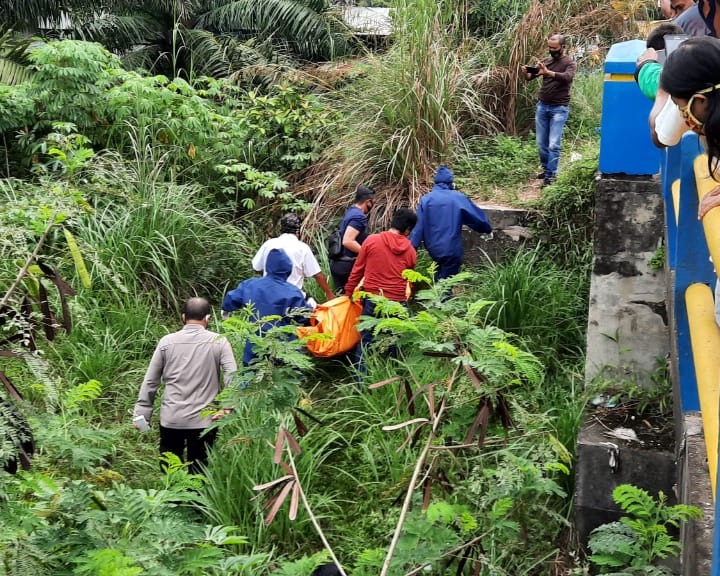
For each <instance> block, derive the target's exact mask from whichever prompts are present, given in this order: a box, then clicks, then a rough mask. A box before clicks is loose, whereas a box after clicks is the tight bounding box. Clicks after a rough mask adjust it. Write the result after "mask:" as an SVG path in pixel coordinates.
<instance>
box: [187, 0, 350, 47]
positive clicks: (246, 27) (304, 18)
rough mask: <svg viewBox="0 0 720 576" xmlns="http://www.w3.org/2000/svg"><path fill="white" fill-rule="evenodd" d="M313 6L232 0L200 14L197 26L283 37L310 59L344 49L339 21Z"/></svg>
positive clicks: (276, 0) (269, 0) (268, 0)
mask: <svg viewBox="0 0 720 576" xmlns="http://www.w3.org/2000/svg"><path fill="white" fill-rule="evenodd" d="M313 8H314V6H313V7H309V6H307V5H305V4H302V3H300V2H294V1H292V0H263V1H257V0H235V1H233V2H227V3H223V4H222V5H219V6H217V7H215V8H213V9H210V10H208V11H207V12H205V13H204V14H202V15H201V16H200V17H199V18H198V23H197V26H198V27H201V28H205V29H212V30H219V31H223V32H227V33H230V32H233V33H243V32H245V33H252V34H253V35H256V36H258V37H259V38H260V39H267V38H271V37H272V38H277V39H280V40H284V41H286V42H288V43H289V44H290V45H291V46H292V48H293V51H294V52H296V53H297V54H299V55H301V56H303V57H307V58H311V59H313V58H318V57H319V58H332V57H333V55H335V54H338V53H343V52H344V51H345V50H346V44H347V43H346V42H345V37H344V35H343V33H344V32H345V30H343V29H342V25H341V24H340V23H339V21H337V20H335V19H333V18H332V17H331V16H330V15H329V13H327V12H317V11H316V10H314V9H313Z"/></svg>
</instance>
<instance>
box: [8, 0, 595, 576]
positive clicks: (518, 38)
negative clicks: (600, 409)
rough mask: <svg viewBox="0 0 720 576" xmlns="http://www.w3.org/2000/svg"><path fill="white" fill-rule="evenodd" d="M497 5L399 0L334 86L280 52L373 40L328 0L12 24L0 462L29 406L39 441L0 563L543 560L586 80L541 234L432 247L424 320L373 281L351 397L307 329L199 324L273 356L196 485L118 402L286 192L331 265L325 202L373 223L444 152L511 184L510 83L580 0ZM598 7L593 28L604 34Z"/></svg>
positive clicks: (561, 424) (258, 233)
mask: <svg viewBox="0 0 720 576" xmlns="http://www.w3.org/2000/svg"><path fill="white" fill-rule="evenodd" d="M21 4H22V6H21V7H20V6H18V9H17V10H15V11H14V12H13V14H12V18H11V17H10V15H9V14H4V13H3V8H0V16H3V15H4V16H6V18H5V19H4V21H6V22H13V24H14V25H16V26H17V27H18V29H34V28H35V26H36V24H37V16H38V15H44V16H48V17H51V18H52V17H55V18H57V16H58V14H57V13H55V12H54V8H55V6H56V4H57V3H50V2H45V1H44V0H39V1H34V2H27V3H21ZM51 4H52V6H51ZM492 4H493V5H492V6H491V7H490V8H491V9H489V10H487V11H484V12H483V13H482V14H481V13H480V10H479V8H480V7H481V6H480V4H479V3H477V2H471V3H469V4H468V5H467V10H457V11H456V10H454V8H453V6H451V5H450V4H442V3H441V4H438V3H436V2H426V1H424V2H419V3H418V2H414V3H410V2H406V1H404V0H399V1H398V2H394V3H393V10H394V12H395V15H396V26H397V28H396V31H395V34H394V37H393V39H392V43H391V44H390V46H389V47H388V48H387V51H386V52H384V53H376V54H368V55H366V56H365V57H364V58H362V59H360V60H358V61H356V62H352V63H342V64H338V66H339V67H341V68H342V67H343V66H346V67H347V69H349V72H348V73H347V74H340V76H341V77H340V79H336V80H334V81H333V80H329V81H328V82H325V81H324V80H323V78H324V77H323V76H322V74H323V72H322V70H321V69H320V68H316V69H312V70H308V69H305V70H303V71H302V72H301V71H299V70H297V69H295V68H293V66H294V65H295V64H297V63H298V62H299V61H302V60H322V59H325V58H329V57H330V56H332V55H333V54H338V53H346V50H348V49H349V48H353V47H355V46H358V45H359V41H358V40H357V39H353V38H351V37H349V36H347V35H346V33H345V31H344V30H343V27H342V25H340V24H339V23H338V22H337V20H336V17H335V16H334V15H333V12H332V10H330V9H329V8H330V6H329V5H327V4H326V3H325V2H321V1H318V2H314V1H312V2H293V1H284V0H280V1H277V2H274V1H272V2H266V1H262V2H259V1H258V2H252V3H250V2H221V1H209V0H208V1H206V2H194V3H190V2H160V1H153V0H151V1H148V2H143V3H139V2H134V1H133V2H131V1H127V2H125V1H118V2H110V3H108V5H107V12H105V13H103V15H102V16H103V17H102V18H95V19H93V18H92V12H93V10H94V5H91V4H89V3H87V2H84V1H82V0H69V1H68V2H66V3H64V4H63V6H64V8H65V9H66V10H67V11H68V14H69V15H70V16H71V17H72V19H71V21H70V22H69V23H66V24H67V25H68V26H69V27H70V28H71V29H70V28H69V29H68V30H66V31H65V33H64V37H66V38H70V37H82V38H83V39H89V38H98V37H102V39H103V42H104V47H103V46H100V45H98V44H93V43H89V42H84V41H77V40H69V39H66V40H61V41H56V42H47V43H42V42H40V43H35V44H33V45H32V49H31V50H30V51H29V52H26V51H25V48H26V47H27V43H25V44H23V42H24V40H22V38H18V37H17V36H16V35H14V34H10V33H7V34H5V35H3V36H0V78H3V79H6V78H8V79H10V80H11V81H8V82H7V85H6V84H3V85H0V133H1V134H2V141H1V142H0V145H1V146H2V147H1V148H0V150H1V151H2V156H1V160H2V162H0V165H1V166H2V168H1V170H2V176H3V179H2V180H0V205H2V206H3V210H2V211H0V238H1V240H0V251H1V254H2V257H1V258H0V351H2V355H0V372H1V373H2V375H4V376H5V377H7V378H8V379H9V380H10V381H12V382H14V383H15V385H16V386H17V387H18V389H19V390H20V392H21V393H22V394H23V395H24V397H25V400H24V401H22V402H17V407H13V405H10V404H7V405H6V404H5V403H0V464H3V465H6V464H9V463H11V462H12V461H13V460H14V459H15V458H16V456H17V453H18V451H19V449H20V447H21V446H22V443H23V442H24V441H26V440H27V435H26V432H25V428H24V427H23V426H17V425H16V424H17V423H18V422H19V421H21V420H22V421H23V422H24V420H23V419H24V418H27V420H28V421H29V423H30V426H31V428H32V431H33V434H34V438H35V441H36V444H37V451H36V454H35V456H34V458H33V463H32V464H33V465H32V469H31V470H29V471H22V472H20V473H18V474H17V475H14V476H13V475H10V474H7V473H5V472H0V573H2V574H8V575H12V576H15V575H20V574H21V575H23V576H33V575H53V576H55V575H64V574H68V575H70V574H77V575H86V574H87V575H89V574H105V575H108V576H120V575H141V574H166V575H168V576H181V575H182V576H185V575H188V576H195V575H199V574H211V575H212V574H242V575H248V576H250V575H252V576H255V575H258V576H259V575H264V574H277V575H285V576H298V575H303V576H308V575H309V574H310V573H311V572H312V570H313V569H314V568H315V567H316V566H318V565H320V564H322V563H325V562H328V561H331V560H333V559H335V558H337V559H338V560H339V562H340V563H341V564H342V566H343V568H344V570H345V571H346V573H347V574H352V575H353V576H370V575H372V576H377V575H378V574H380V575H382V576H385V575H392V576H403V575H405V574H408V575H409V574H417V573H420V572H423V573H430V574H438V575H439V574H446V573H454V574H480V575H482V576H490V575H493V576H509V575H516V574H528V575H536V574H537V575H539V574H546V573H550V572H551V571H552V570H556V571H557V570H558V569H559V565H560V564H561V562H562V560H561V558H565V557H567V555H566V554H565V552H566V551H565V550H563V547H564V546H565V544H564V542H567V541H568V540H569V539H568V538H567V533H568V530H569V521H568V518H569V506H570V498H569V494H570V493H571V489H572V474H573V458H574V454H573V452H574V446H575V440H576V435H577V430H578V426H579V422H580V414H581V413H582V410H583V407H584V405H585V401H586V398H585V396H584V393H583V386H582V381H581V378H580V376H579V368H578V367H579V366H581V365H582V363H583V358H582V347H583V334H584V327H585V322H586V321H585V311H586V308H587V292H588V286H587V283H588V280H587V279H588V271H589V264H590V257H589V255H590V242H591V222H592V218H591V211H592V205H593V177H594V170H595V163H596V162H595V158H596V154H597V134H596V133H595V131H594V128H595V127H596V126H597V125H598V124H599V120H598V115H599V110H598V101H597V96H596V95H597V93H598V92H597V86H598V82H599V75H597V74H592V73H591V72H589V73H588V74H587V76H586V77H582V78H579V79H578V85H577V86H578V89H577V92H576V94H577V97H576V98H577V102H578V103H577V105H574V106H575V107H574V110H577V112H573V115H571V118H573V120H572V122H573V123H572V124H571V125H570V126H569V128H568V132H569V133H568V134H567V139H566V142H567V143H568V148H567V149H570V147H572V149H573V150H575V151H580V152H581V154H582V157H581V158H579V159H578V158H573V159H572V160H571V158H570V157H569V154H565V155H564V157H563V162H564V164H563V166H562V170H561V177H560V178H559V180H558V182H557V184H555V185H554V186H551V187H548V188H547V189H545V190H544V191H543V193H542V195H541V196H540V197H539V198H537V199H536V200H534V201H533V202H532V204H531V207H532V208H533V210H532V212H533V214H534V221H533V223H532V227H533V229H534V233H535V234H536V236H537V237H538V238H539V239H540V244H539V246H538V247H537V248H535V249H533V250H520V251H518V253H517V254H515V255H513V256H512V257H511V258H509V259H508V260H507V261H506V262H494V263H490V262H487V263H482V264H480V265H479V266H478V267H477V268H473V269H469V270H467V271H466V272H464V273H463V274H460V275H458V276H456V277H455V278H453V279H450V280H446V281H443V282H441V283H439V284H437V285H434V284H433V283H432V281H431V280H430V279H429V276H431V275H432V274H430V272H429V271H428V269H427V265H426V264H425V263H426V262H427V256H426V255H425V254H421V255H420V260H421V264H420V266H419V267H418V271H417V272H414V273H413V274H412V275H411V278H410V279H411V280H412V281H414V282H415V283H416V286H419V287H420V289H419V291H418V293H417V295H416V297H415V298H414V300H413V302H412V304H411V310H410V311H408V310H405V309H404V308H401V307H398V306H397V305H395V304H393V303H391V302H386V301H384V300H382V299H381V300H379V302H378V308H379V310H381V311H384V312H386V313H387V314H386V317H382V318H379V319H366V320H363V325H362V326H363V327H364V328H365V329H371V330H374V331H375V332H376V336H377V338H376V345H375V347H374V350H373V352H372V353H371V354H369V356H368V358H367V367H368V373H367V376H366V377H365V380H364V383H363V385H362V386H361V387H360V388H361V389H359V387H358V384H357V382H356V376H357V374H355V373H354V371H353V369H352V368H351V367H349V366H348V362H347V361H346V359H344V358H340V359H334V360H330V361H318V360H316V359H313V358H310V357H309V356H307V355H306V354H304V353H303V352H302V347H301V346H300V345H299V343H298V345H297V346H293V345H291V344H289V343H288V341H287V339H286V336H287V332H288V331H291V330H292V328H284V329H277V330H274V331H271V332H269V333H267V334H266V335H265V337H263V338H262V339H261V338H259V337H258V336H257V335H256V328H257V327H256V326H255V324H254V323H253V322H252V321H250V320H249V316H248V315H245V314H243V313H238V314H235V315H233V316H232V317H231V318H230V319H229V320H226V321H224V322H222V323H220V322H218V321H217V319H215V321H213V323H212V324H213V327H214V328H215V329H216V330H218V331H221V332H223V333H224V334H225V335H227V337H228V338H229V339H230V341H231V343H232V345H233V348H234V350H235V353H236V356H237V357H239V356H240V354H241V353H242V352H241V351H242V348H243V346H244V343H245V341H246V340H251V341H252V342H253V344H254V345H255V346H256V349H257V350H258V351H259V360H258V361H257V362H255V363H254V364H252V365H251V366H250V367H248V368H243V369H241V371H240V374H239V381H240V382H241V383H242V384H244V385H246V386H244V387H236V388H232V389H231V390H228V391H226V392H224V393H223V398H222V399H220V400H221V401H227V402H231V403H232V404H233V405H235V406H236V412H235V413H234V414H232V415H230V416H228V417H226V418H224V419H222V420H221V421H220V423H219V424H218V426H219V428H220V430H219V437H218V441H217V443H216V446H215V449H214V451H213V453H212V455H211V457H210V461H209V464H208V467H207V470H206V474H205V475H203V476H192V475H189V474H188V473H187V471H186V469H185V467H184V466H183V465H182V464H180V463H179V462H177V461H169V462H166V464H167V465H168V466H169V473H168V474H162V473H161V472H160V467H159V465H158V459H157V440H158V439H157V431H155V430H150V431H149V432H147V433H145V434H138V433H137V432H136V431H134V430H133V429H132V428H131V425H130V423H129V416H128V411H129V410H130V409H131V408H132V406H133V403H134V401H135V397H136V395H137V391H138V388H139V385H140V382H141V379H142V375H143V372H144V369H145V367H146V364H147V362H148V360H149V358H150V355H151V354H152V351H153V349H154V347H155V344H156V342H157V340H158V338H159V337H161V336H162V335H163V334H165V333H167V332H169V331H171V330H175V329H176V328H177V326H178V320H177V318H178V316H179V314H178V312H179V307H180V304H181V303H182V302H183V301H184V300H185V299H186V298H187V297H189V296H192V295H196V294H197V295H201V296H206V297H208V298H209V299H210V300H211V301H212V302H213V304H217V302H218V301H219V299H220V298H221V297H222V295H223V294H224V293H225V291H226V289H227V287H228V286H230V285H234V284H235V283H236V282H237V281H238V280H240V279H244V278H248V277H250V276H251V275H252V274H253V272H252V270H251V269H250V256H251V255H252V253H253V252H254V251H255V250H256V248H257V247H258V246H259V244H260V243H261V242H262V241H263V240H264V239H265V238H266V237H267V235H268V234H269V233H274V232H276V230H275V224H276V222H277V217H278V215H279V214H281V213H282V212H284V211H287V210H294V211H297V212H299V213H305V214H306V215H307V218H306V220H305V225H306V229H304V230H303V234H304V237H305V238H306V239H308V240H309V242H310V243H311V244H313V245H314V246H315V248H317V250H316V253H317V254H318V256H319V259H320V261H321V264H322V265H323V267H324V268H325V270H326V271H327V259H326V257H325V253H324V250H325V248H324V242H323V239H324V237H325V235H326V232H327V230H328V229H329V228H330V226H329V222H330V221H331V220H332V218H333V217H335V216H336V212H337V209H338V208H339V207H341V206H342V207H344V206H345V205H346V204H347V195H348V192H349V191H350V190H352V188H354V186H356V185H357V184H358V183H360V182H361V181H364V182H368V183H372V184H373V185H374V186H375V187H376V189H377V190H378V192H379V194H378V196H379V200H380V201H379V202H378V204H379V207H383V206H384V209H381V210H376V211H374V212H377V213H378V215H377V221H376V222H374V225H375V227H376V228H379V227H381V226H382V223H383V222H384V221H386V220H387V219H388V217H389V215H390V214H391V213H392V211H393V209H394V207H396V206H399V205H403V204H408V203H414V201H415V199H416V198H417V196H418V195H419V194H420V193H421V192H423V191H424V190H425V189H426V187H427V184H428V182H429V178H430V177H431V175H432V173H433V172H434V169H435V167H436V165H437V163H438V162H441V161H443V162H448V163H450V164H451V165H452V166H453V169H454V171H455V173H456V175H457V177H458V183H459V184H461V185H462V188H463V189H465V190H467V191H468V192H470V193H471V194H472V195H474V196H483V197H485V198H504V199H511V200H512V201H518V202H519V200H517V199H518V198H519V197H520V196H519V194H518V193H517V190H518V189H519V188H520V187H524V186H525V185H526V183H527V179H528V178H529V177H530V176H532V174H533V173H534V172H535V166H534V165H535V164H536V151H535V147H534V143H533V140H532V136H530V135H529V136H524V135H522V136H521V135H518V134H526V133H527V129H528V128H529V116H528V110H530V109H531V105H530V99H529V96H528V95H529V94H530V93H531V91H532V90H533V89H534V88H533V87H530V86H527V87H525V88H523V89H522V90H516V89H515V88H517V84H516V81H517V77H516V76H517V64H518V63H519V61H518V60H517V58H519V57H522V58H523V59H525V57H529V56H530V55H531V54H539V53H541V52H543V51H544V49H545V48H544V44H543V41H544V34H545V33H546V32H547V30H548V29H549V28H548V27H549V26H551V25H552V26H554V25H556V24H558V25H559V24H562V23H564V22H563V21H562V20H560V19H561V18H563V17H567V16H568V15H570V14H571V13H572V12H573V10H578V11H581V10H584V9H585V8H584V7H586V3H585V2H584V1H582V0H574V1H572V2H570V3H563V4H562V10H560V7H561V6H560V3H559V0H553V1H552V2H551V3H550V4H549V5H548V10H549V11H551V12H553V14H555V16H553V18H557V21H555V20H553V22H548V23H542V26H540V24H541V20H542V18H541V14H539V13H538V11H537V9H536V8H537V6H535V5H534V4H533V3H530V2H524V1H522V0H521V1H518V2H515V3H507V2H500V1H494V2H493V3H492ZM251 5H252V6H253V7H254V9H253V10H249V9H247V8H248V7H249V6H251ZM553 7H555V8H558V10H555V9H554V8H553ZM600 10H601V9H599V8H598V9H592V10H588V13H589V14H590V15H591V16H593V15H594V17H597V16H598V13H599V11H600ZM603 10H607V8H603ZM516 17H517V18H518V20H517V22H516V21H515V20H514V19H515V18H516ZM507 19H511V20H513V22H512V23H511V24H512V25H511V26H505V25H504V23H505V20H507ZM268 21H272V22H273V28H272V30H274V31H275V32H274V33H272V34H271V33H270V30H271V28H269V27H268V26H267V25H266V24H267V22H268ZM590 21H591V19H589V18H586V16H585V15H583V16H582V17H581V18H580V19H579V20H578V22H580V24H579V25H578V28H577V30H576V31H577V35H576V38H577V42H578V44H580V43H581V42H583V41H584V38H585V37H586V35H588V34H594V33H595V32H596V31H597V30H598V28H597V27H598V26H605V23H606V22H607V20H602V19H599V18H596V21H597V22H603V24H600V25H597V24H596V25H595V26H596V27H595V28H592V27H591V26H590V24H589V22H590ZM569 22H570V24H568V26H570V25H571V24H572V22H575V20H573V21H569ZM91 23H92V24H91ZM51 27H52V26H51ZM523 30H526V31H527V30H532V34H529V35H528V36H527V37H525V38H524V37H523V35H522V31H523ZM601 31H602V32H603V33H604V32H606V30H605V28H602V30H601ZM40 32H41V33H42V32H43V30H40ZM572 32H573V30H570V29H569V30H568V33H569V34H570V33H572ZM491 34H492V36H491ZM128 42H129V43H128ZM130 46H132V47H134V48H133V49H130V48H129V47H130ZM488 46H493V48H492V49H487V47H488ZM495 47H497V49H496V48H495ZM516 49H520V51H519V52H518V51H517V50H516ZM136 66H141V68H138V67H136ZM151 66H152V67H151ZM142 67H144V68H145V69H151V70H152V73H151V74H152V75H151V74H149V73H148V72H147V71H145V70H143V69H142ZM278 70H280V71H281V72H282V74H276V72H277V71H278ZM163 74H164V75H163ZM329 76H330V75H329V74H328V77H329ZM513 87H515V88H513ZM593 90H595V92H593ZM508 93H512V94H514V95H518V97H517V98H516V99H515V100H514V103H512V104H510V105H508V104H507V102H506V100H507V99H505V98H504V95H506V94H508ZM514 98H515V97H514ZM501 128H502V129H505V128H507V130H505V131H501ZM308 288H309V290H311V291H312V290H315V289H316V287H315V286H314V285H313V283H309V286H308ZM448 291H452V292H453V294H454V297H453V298H450V299H448V298H446V295H447V294H448ZM216 308H217V306H216ZM391 352H396V353H391ZM373 383H375V384H373ZM4 398H5V395H4V394H3V396H2V399H4ZM563 568H565V566H564V567H563ZM567 568H569V566H568V567H567Z"/></svg>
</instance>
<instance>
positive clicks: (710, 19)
mask: <svg viewBox="0 0 720 576" xmlns="http://www.w3.org/2000/svg"><path fill="white" fill-rule="evenodd" d="M705 2H708V5H709V11H708V15H707V16H705V10H704V8H705ZM715 8H717V4H716V3H715V0H698V5H697V9H698V10H700V16H702V19H703V21H704V22H705V26H707V27H708V30H710V34H709V35H710V36H717V31H716V30H715Z"/></svg>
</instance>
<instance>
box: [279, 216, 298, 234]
mask: <svg viewBox="0 0 720 576" xmlns="http://www.w3.org/2000/svg"><path fill="white" fill-rule="evenodd" d="M301 227H302V220H300V216H298V215H297V214H293V213H292V212H288V213H287V214H284V215H283V217H282V218H280V234H295V233H296V232H297V231H298V230H300V228H301Z"/></svg>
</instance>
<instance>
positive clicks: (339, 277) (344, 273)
mask: <svg viewBox="0 0 720 576" xmlns="http://www.w3.org/2000/svg"><path fill="white" fill-rule="evenodd" d="M354 264H355V258H347V257H343V259H341V260H330V275H331V276H332V279H333V286H334V288H335V294H343V293H344V292H345V284H347V281H348V278H350V272H352V268H353V265H354Z"/></svg>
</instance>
